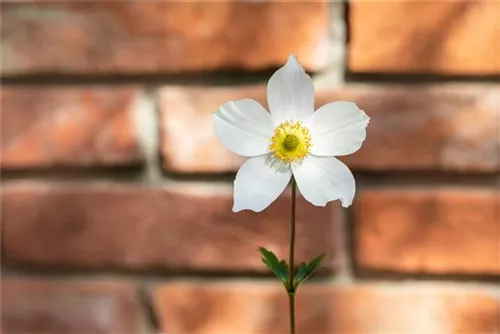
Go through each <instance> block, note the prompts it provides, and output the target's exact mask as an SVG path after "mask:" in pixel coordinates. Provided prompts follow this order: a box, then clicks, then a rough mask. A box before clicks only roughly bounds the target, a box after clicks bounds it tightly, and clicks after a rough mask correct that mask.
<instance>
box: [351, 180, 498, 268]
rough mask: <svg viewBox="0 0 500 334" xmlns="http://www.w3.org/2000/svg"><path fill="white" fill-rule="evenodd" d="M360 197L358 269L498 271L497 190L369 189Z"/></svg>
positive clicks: (357, 216) (357, 211)
mask: <svg viewBox="0 0 500 334" xmlns="http://www.w3.org/2000/svg"><path fill="white" fill-rule="evenodd" d="M358 196H359V197H358V203H357V204H356V206H355V210H356V220H355V229H356V233H355V244H356V260H357V263H358V266H360V267H361V268H368V269H376V270H377V269H378V270H380V269H382V270H391V271H400V272H408V273H437V274H450V273H457V274H458V273H460V274H477V275H481V274H492V275H500V192H499V191H498V190H496V191H493V190H491V191H490V190H480V189H477V190H473V189H467V190H463V189H453V188H446V189H444V188H441V189H438V190H436V189H428V190H423V189H421V190H409V189H408V190H396V189H395V190H371V191H365V192H362V193H360V194H359V195H358Z"/></svg>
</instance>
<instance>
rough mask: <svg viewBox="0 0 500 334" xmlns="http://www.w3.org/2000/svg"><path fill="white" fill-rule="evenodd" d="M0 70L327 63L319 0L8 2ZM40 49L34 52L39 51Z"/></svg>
mask: <svg viewBox="0 0 500 334" xmlns="http://www.w3.org/2000/svg"><path fill="white" fill-rule="evenodd" d="M2 11H3V15H2V19H3V22H2V28H3V29H2V55H3V59H2V66H3V75H9V76H13V75H18V74H41V73H58V74H72V73H79V74H89V73H99V74H105V73H117V74H127V73H128V74H133V73H154V74H157V73H158V72H163V73H179V72H186V71H188V72H189V71H200V70H203V71H205V70H216V69H228V68H242V69H247V70H255V69H257V70H258V69H267V68H269V67H272V66H278V65H281V64H282V63H283V62H284V61H286V59H287V57H288V55H289V54H290V53H296V54H297V56H298V57H300V59H301V61H302V62H303V64H304V65H305V66H307V67H308V68H310V69H317V68H319V67H321V66H324V65H325V64H326V63H327V61H328V53H327V33H328V21H327V19H328V15H327V4H326V3H325V2H307V3H299V2H289V3H286V2H274V1H258V2H240V1H225V2H219V3H215V2H211V3H208V2H207V3H205V2H184V1H179V2H175V1H172V2H169V1H154V2H153V1H151V2H128V1H121V2H113V1H107V2H88V1H71V2H66V3H64V2H13V3H11V2H9V3H5V4H4V3H3V4H2ZM41 49H42V50H43V52H40V50H41Z"/></svg>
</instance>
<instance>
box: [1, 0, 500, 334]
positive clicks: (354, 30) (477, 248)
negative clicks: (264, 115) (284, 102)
mask: <svg viewBox="0 0 500 334" xmlns="http://www.w3.org/2000/svg"><path fill="white" fill-rule="evenodd" d="M1 22H2V26H1V28H2V31H1V38H2V40H1V56H2V60H1V66H2V72H1V73H2V74H1V75H2V89H1V107H2V108H1V141H2V142H1V154H2V161H1V167H2V170H1V171H2V200H1V223H2V225H1V244H2V245H1V246H2V247H1V251H2V257H1V260H2V265H1V269H2V285H1V292H2V296H1V297H2V298H1V302H2V304H1V315H2V327H1V328H2V329H1V331H2V333H5V334H14V333H19V334H29V333H55V334H59V333H68V334H74V333H79V334H90V333H114V334H125V333H127V334H128V333H148V334H149V333H170V334H285V333H287V331H288V305H287V302H288V301H287V297H286V294H285V292H284V291H283V288H282V286H281V285H280V284H279V283H278V282H277V281H276V280H275V279H274V278H273V277H271V275H270V273H269V272H268V271H267V270H266V269H265V267H264V265H263V264H262V263H261V261H260V256H259V254H258V252H257V247H258V246H264V247H267V248H269V249H271V250H274V251H275V252H276V253H277V254H278V255H279V256H280V257H286V255H287V247H288V233H289V231H288V228H289V223H288V221H289V205H290V198H289V194H288V193H286V194H284V195H282V196H281V197H280V198H279V199H278V200H277V201H276V202H275V203H274V204H272V205H271V206H270V207H269V208H268V209H267V210H265V211H264V212H263V213H260V214H255V213H252V212H241V213H237V214H235V213H233V212H232V211H231V207H232V180H233V179H234V175H235V172H236V170H237V169H238V167H239V166H240V164H241V163H242V161H243V160H242V159H241V158H238V157H236V156H235V155H233V154H231V153H230V152H229V151H228V150H226V149H225V148H224V147H222V146H221V144H220V143H219V142H218V141H217V139H216V138H215V135H214V132H213V126H212V119H211V113H212V112H213V111H215V110H217V108H218V107H219V106H220V105H221V104H222V103H224V102H226V101H228V100H234V99H239V98H243V97H249V98H254V99H256V100H258V101H260V102H261V103H263V104H264V105H266V96H265V85H266V83H267V80H268V79H269V77H270V76H271V75H272V73H273V72H274V71H275V70H276V69H277V68H279V67H280V66H282V65H283V64H284V63H285V61H286V59H287V57H288V56H289V54H290V53H294V54H296V55H297V57H298V59H299V60H300V62H301V63H302V64H303V66H304V67H305V68H306V69H307V70H308V72H310V73H311V75H312V77H313V79H314V82H315V87H316V94H317V98H316V101H317V105H318V106H321V105H323V104H325V103H328V102H331V101H334V100H349V101H354V102H356V103H357V104H358V105H359V106H360V107H361V108H362V109H364V110H365V111H366V113H367V114H368V115H369V116H370V117H371V119H372V121H371V123H370V125H369V127H368V136H367V139H366V141H365V144H364V146H363V148H362V149H361V150H360V151H358V152H357V153H355V154H354V155H352V156H348V157H343V158H342V159H343V160H344V161H345V162H346V163H347V164H348V165H349V167H350V168H351V169H352V170H353V171H354V173H355V176H356V180H357V194H356V198H355V202H354V204H353V206H352V207H350V208H348V209H343V208H341V207H340V205H339V204H338V202H334V203H330V204H328V206H327V207H326V208H319V207H313V206H312V205H310V204H308V203H306V202H305V201H303V200H299V204H298V208H297V210H298V212H297V215H298V216H297V219H298V232H297V233H298V234H297V238H298V240H297V245H296V252H297V258H298V259H297V261H298V262H300V261H303V260H310V259H312V258H313V257H314V256H316V255H318V254H320V253H323V252H328V257H327V260H326V261H325V262H324V264H323V266H322V268H321V270H320V272H319V273H318V274H317V275H316V276H315V278H314V279H312V280H311V281H310V282H308V284H306V285H304V286H302V287H301V288H300V290H299V292H298V297H297V298H298V300H297V304H298V305H297V324H298V330H297V333H298V334H371V333H379V334H406V333H419V334H447V333H452V334H455V333H461V334H493V333H497V334H498V333H500V284H499V283H500V193H499V190H498V189H499V185H500V183H499V182H500V155H499V151H500V150H499V148H500V135H499V134H500V85H499V82H500V2H498V1H461V2H458V1H435V2H431V1H413V2H410V1H351V2H346V1H337V2H316V1H301V2H292V1H288V2H283V1H280V2H278V1H224V2H209V1H197V2H188V1H182V2H181V1H53V2H47V1H20V0H19V1H2V3H1Z"/></svg>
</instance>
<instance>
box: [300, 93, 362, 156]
mask: <svg viewBox="0 0 500 334" xmlns="http://www.w3.org/2000/svg"><path fill="white" fill-rule="evenodd" d="M369 122H370V117H368V116H367V115H366V114H365V112H364V111H363V110H361V109H359V108H358V106H357V105H356V104H355V103H353V102H343V101H339V102H333V103H329V104H326V105H324V106H322V107H321V108H319V109H318V110H317V111H316V112H315V113H314V114H313V115H312V116H311V118H309V119H308V120H307V121H306V123H305V125H306V126H308V127H309V130H310V133H311V144H312V145H311V154H314V155H321V156H341V155H347V154H352V153H354V152H356V151H357V150H359V148H360V147H361V145H362V144H363V141H364V140H365V138H366V127H367V126H368V123H369Z"/></svg>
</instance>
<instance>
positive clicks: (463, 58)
mask: <svg viewBox="0 0 500 334" xmlns="http://www.w3.org/2000/svg"><path fill="white" fill-rule="evenodd" d="M349 23H350V34H349V35H350V43H349V52H348V55H349V59H348V63H349V69H350V70H351V71H353V72H371V73H380V72H385V73H435V74H462V75H489V74H500V2H498V1H471V0H468V1H441V2H426V1H408V0H405V1H379V2H375V1H353V2H350V10H349Z"/></svg>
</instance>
